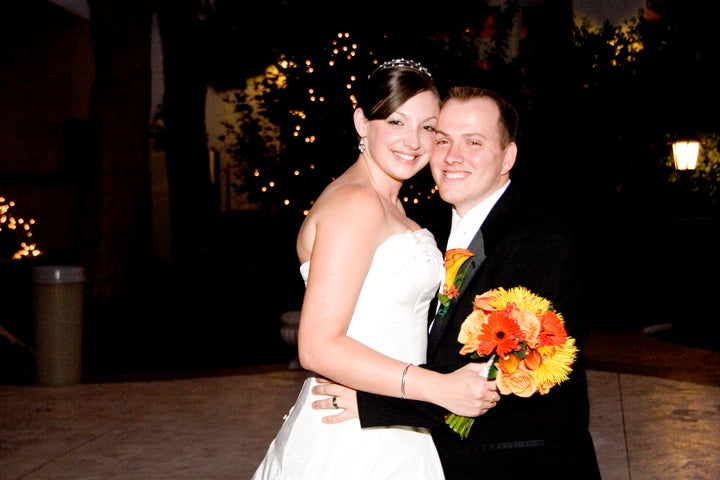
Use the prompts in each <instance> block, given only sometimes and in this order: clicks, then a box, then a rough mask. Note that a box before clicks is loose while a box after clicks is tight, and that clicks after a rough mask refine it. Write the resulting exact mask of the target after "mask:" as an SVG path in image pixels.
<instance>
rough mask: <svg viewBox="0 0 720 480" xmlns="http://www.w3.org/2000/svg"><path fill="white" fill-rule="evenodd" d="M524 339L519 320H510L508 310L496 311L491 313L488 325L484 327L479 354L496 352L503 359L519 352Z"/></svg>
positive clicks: (478, 349) (478, 348)
mask: <svg viewBox="0 0 720 480" xmlns="http://www.w3.org/2000/svg"><path fill="white" fill-rule="evenodd" d="M523 339H524V335H523V332H522V330H521V329H520V326H519V325H518V323H517V320H513V319H512V318H510V316H508V311H507V310H496V311H494V312H490V314H489V315H488V319H487V323H486V324H485V325H483V327H482V332H481V333H480V342H479V343H478V347H477V352H478V353H479V354H480V355H490V354H491V353H493V352H496V353H497V354H498V355H500V356H501V357H502V356H505V355H507V354H509V353H512V352H514V351H516V350H519V348H520V346H519V343H520V342H522V341H523Z"/></svg>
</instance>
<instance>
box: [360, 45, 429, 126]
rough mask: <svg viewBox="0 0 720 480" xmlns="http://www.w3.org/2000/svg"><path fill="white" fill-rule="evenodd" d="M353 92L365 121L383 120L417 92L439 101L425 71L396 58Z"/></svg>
mask: <svg viewBox="0 0 720 480" xmlns="http://www.w3.org/2000/svg"><path fill="white" fill-rule="evenodd" d="M358 87H359V88H358V89H357V90H356V92H357V95H356V98H357V102H358V103H357V106H358V107H360V108H362V111H363V113H364V115H365V118H367V119H368V120H383V119H386V118H388V117H389V116H390V115H391V114H392V113H393V112H394V111H396V110H397V109H398V108H400V106H401V105H402V104H403V103H405V102H407V101H408V100H409V99H410V98H412V97H414V96H415V95H417V94H418V93H420V92H424V91H429V92H432V93H433V94H434V95H435V96H436V97H437V98H438V104H440V94H439V92H438V88H437V85H435V81H434V80H433V78H432V76H431V75H430V72H428V70H427V68H425V67H423V66H422V65H421V64H419V63H417V62H415V61H413V60H405V59H403V58H398V59H394V60H389V61H387V62H384V63H382V64H381V65H380V66H379V67H377V68H376V69H375V70H373V72H372V73H371V74H370V75H369V76H368V78H367V80H365V81H362V82H360V84H359V86H358Z"/></svg>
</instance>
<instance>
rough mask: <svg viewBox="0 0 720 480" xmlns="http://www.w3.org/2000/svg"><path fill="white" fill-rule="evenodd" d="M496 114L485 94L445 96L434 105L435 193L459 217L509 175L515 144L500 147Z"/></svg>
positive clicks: (491, 102) (493, 190)
mask: <svg viewBox="0 0 720 480" xmlns="http://www.w3.org/2000/svg"><path fill="white" fill-rule="evenodd" d="M499 118H500V111H499V109H498V107H497V105H496V104H495V102H494V101H492V100H491V99H489V98H486V97H479V98H473V99H470V100H462V101H461V100H455V99H452V100H448V101H447V103H445V105H444V106H443V107H442V109H441V110H440V117H439V118H438V125H437V138H436V144H435V150H434V152H433V156H432V158H431V159H430V170H431V172H432V175H433V179H434V180H435V183H436V184H437V186H438V189H439V191H440V197H441V198H442V199H443V200H445V201H446V202H448V203H451V204H453V205H454V206H455V208H456V210H457V212H458V213H459V214H460V215H461V216H462V215H465V214H466V213H467V212H468V211H470V209H472V208H473V207H474V206H475V205H477V204H478V203H480V202H481V201H483V200H484V199H486V198H487V197H489V196H490V195H491V194H492V193H493V192H495V191H496V190H497V189H498V188H500V187H501V186H502V185H504V184H505V183H506V182H507V181H508V179H509V172H510V169H511V168H512V165H513V164H514V162H515V153H516V150H517V149H516V147H515V144H514V143H511V144H510V145H508V146H507V147H505V148H503V147H502V146H501V142H500V131H499V127H498V125H499Z"/></svg>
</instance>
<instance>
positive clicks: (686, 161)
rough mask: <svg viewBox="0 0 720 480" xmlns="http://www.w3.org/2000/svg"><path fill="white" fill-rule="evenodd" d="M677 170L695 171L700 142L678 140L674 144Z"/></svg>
mask: <svg viewBox="0 0 720 480" xmlns="http://www.w3.org/2000/svg"><path fill="white" fill-rule="evenodd" d="M672 149H673V158H674V159H675V170H695V166H696V165H697V159H698V153H699V152H700V142H698V141H697V140H677V141H675V142H673V144H672Z"/></svg>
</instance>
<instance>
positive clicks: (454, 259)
mask: <svg viewBox="0 0 720 480" xmlns="http://www.w3.org/2000/svg"><path fill="white" fill-rule="evenodd" d="M474 255H475V254H474V253H473V252H471V251H470V250H468V249H467V248H451V249H450V250H448V251H447V252H445V285H448V286H450V285H454V284H455V277H456V276H457V273H458V271H459V270H460V267H462V265H463V263H465V260H467V259H468V258H470V257H472V256H474Z"/></svg>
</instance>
